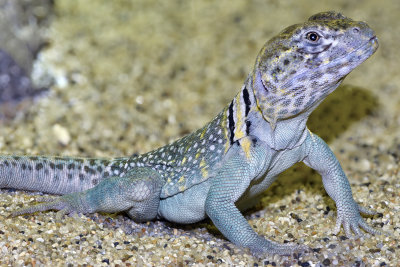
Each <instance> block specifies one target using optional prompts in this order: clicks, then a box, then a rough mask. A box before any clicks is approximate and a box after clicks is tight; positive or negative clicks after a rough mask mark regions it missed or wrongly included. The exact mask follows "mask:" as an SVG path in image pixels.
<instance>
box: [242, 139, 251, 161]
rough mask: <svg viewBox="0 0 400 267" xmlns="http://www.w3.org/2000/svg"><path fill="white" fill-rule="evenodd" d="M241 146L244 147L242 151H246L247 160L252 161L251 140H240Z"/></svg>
mask: <svg viewBox="0 0 400 267" xmlns="http://www.w3.org/2000/svg"><path fill="white" fill-rule="evenodd" d="M240 145H241V146H242V149H243V151H244V154H245V155H246V158H247V159H250V157H251V155H250V147H251V141H250V139H249V138H243V139H242V140H240Z"/></svg>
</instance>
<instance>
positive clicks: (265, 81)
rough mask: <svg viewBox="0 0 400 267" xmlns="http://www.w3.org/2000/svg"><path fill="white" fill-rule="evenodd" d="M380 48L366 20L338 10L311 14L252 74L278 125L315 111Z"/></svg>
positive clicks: (262, 103)
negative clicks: (280, 121)
mask: <svg viewBox="0 0 400 267" xmlns="http://www.w3.org/2000/svg"><path fill="white" fill-rule="evenodd" d="M377 48H378V41H377V38H376V36H375V33H374V32H373V30H372V29H371V28H369V26H368V25H367V24H366V23H364V22H359V21H353V20H352V19H350V18H347V17H345V16H343V15H342V14H340V13H337V12H333V11H330V12H323V13H318V14H315V15H313V16H311V17H310V18H309V19H308V21H306V22H305V23H302V24H296V25H292V26H290V27H288V28H286V29H285V30H283V31H282V32H281V33H279V34H278V35H277V36H275V37H273V38H272V39H271V40H269V41H268V42H267V43H266V44H265V45H264V47H263V48H262V49H261V51H260V53H259V55H258V57H257V60H256V64H255V68H254V72H253V73H252V79H251V81H252V85H253V86H252V87H253V90H254V94H255V97H256V99H257V104H258V107H259V108H260V109H261V111H262V113H263V116H264V118H265V119H266V120H268V121H269V122H270V123H271V124H272V125H273V127H274V125H275V122H276V121H278V120H283V119H287V118H291V117H294V116H296V115H298V114H300V113H303V112H307V111H309V110H311V111H312V110H313V109H314V108H315V107H316V106H317V105H318V104H319V103H320V102H321V101H322V100H323V99H324V98H325V97H326V96H327V95H328V94H329V93H331V92H332V91H334V90H335V89H336V88H337V86H338V85H339V84H340V83H341V81H342V80H343V79H344V78H345V77H346V75H347V74H349V73H350V72H351V71H352V70H353V69H354V68H355V67H357V66H358V65H360V64H361V63H362V62H363V61H365V60H366V59H367V58H369V57H370V56H371V55H372V54H373V53H374V52H375V51H376V49H377Z"/></svg>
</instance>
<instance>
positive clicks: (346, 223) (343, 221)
mask: <svg viewBox="0 0 400 267" xmlns="http://www.w3.org/2000/svg"><path fill="white" fill-rule="evenodd" d="M337 212H338V217H337V220H336V226H335V228H334V230H333V234H335V235H336V234H338V233H339V232H340V229H341V226H342V225H343V227H344V232H345V234H346V236H347V237H351V236H352V232H354V233H355V234H356V236H362V235H363V233H362V231H361V229H360V228H362V229H364V230H365V231H366V232H368V233H370V234H373V235H381V234H386V235H387V233H385V232H383V231H381V230H378V229H375V228H373V227H371V226H369V225H368V224H367V223H366V222H365V221H364V219H363V218H362V217H361V215H360V212H361V213H364V214H367V215H375V214H376V212H375V211H372V210H370V209H367V208H364V207H362V206H360V205H358V204H356V203H355V202H354V203H353V205H343V206H338V211H337Z"/></svg>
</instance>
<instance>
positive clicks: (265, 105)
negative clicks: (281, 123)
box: [252, 69, 278, 129]
mask: <svg viewBox="0 0 400 267" xmlns="http://www.w3.org/2000/svg"><path fill="white" fill-rule="evenodd" d="M268 85H270V86H272V87H273V85H272V84H270V83H267V82H264V81H263V80H262V76H261V73H260V71H259V70H258V69H255V70H254V72H253V75H252V88H253V92H254V96H255V98H256V101H257V106H258V108H259V109H260V110H261V113H262V115H263V117H264V118H265V119H266V120H267V121H268V122H269V123H270V124H271V127H272V129H274V128H275V124H276V121H277V120H278V114H277V113H276V112H275V110H276V109H275V108H274V106H273V105H272V103H274V101H273V100H274V99H275V98H276V96H275V95H274V94H273V91H275V90H274V88H270V87H268ZM275 89H276V88H275Z"/></svg>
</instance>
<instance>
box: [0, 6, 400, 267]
mask: <svg viewBox="0 0 400 267" xmlns="http://www.w3.org/2000/svg"><path fill="white" fill-rule="evenodd" d="M326 10H336V11H341V12H343V14H345V15H346V16H349V17H351V18H353V19H356V20H364V21H367V22H368V24H369V25H370V26H371V27H372V28H373V29H374V30H375V31H376V34H377V36H378V38H379V42H380V48H379V50H378V52H377V53H376V54H375V55H374V56H373V57H372V58H371V59H369V60H368V61H367V62H365V63H364V64H363V65H362V66H360V67H359V68H358V69H357V70H355V71H354V72H353V73H352V74H351V75H349V77H348V78H347V79H346V80H345V82H344V86H341V87H340V88H339V89H338V90H337V91H336V92H335V93H334V94H332V95H331V96H329V97H328V99H327V100H326V101H325V102H324V103H323V104H322V105H321V107H319V108H318V110H316V111H315V113H314V114H313V116H312V117H311V118H310V121H309V127H310V129H312V130H313V131H314V132H316V133H317V134H319V135H320V136H321V137H323V138H324V139H325V140H326V141H327V142H328V143H329V144H330V146H331V147H332V149H333V150H334V151H335V153H336V155H337V156H338V158H339V160H340V162H341V163H342V165H343V168H344V170H345V172H346V173H347V175H348V176H349V179H350V183H351V184H352V188H353V194H354V196H355V199H356V200H357V201H358V202H359V203H363V204H364V205H366V206H370V207H373V208H374V209H375V210H377V211H378V212H379V213H380V214H379V216H375V217H372V218H368V219H367V222H368V223H369V224H370V225H374V226H375V227H377V228H381V229H383V230H385V231H388V232H389V233H390V235H389V236H371V235H369V234H366V235H365V236H364V237H362V238H350V239H347V238H345V237H344V236H343V232H341V233H340V234H339V235H338V236H334V235H332V234H331V230H332V229H333V227H334V224H335V216H336V213H335V212H336V209H335V206H334V203H333V202H332V201H331V200H330V199H329V197H328V196H327V195H326V193H325V191H324V190H323V186H322V183H321V180H320V177H319V176H318V175H317V174H315V173H314V172H312V171H310V170H309V169H307V168H306V167H304V166H303V165H296V166H295V167H294V168H291V169H290V170H288V171H287V172H285V174H283V175H282V176H281V177H280V178H279V179H278V181H277V182H275V183H274V184H273V186H271V188H270V189H269V190H267V192H266V193H265V195H264V197H263V199H262V200H261V203H260V205H258V206H257V208H256V209H255V210H253V211H251V212H249V213H248V214H247V216H248V219H249V220H250V224H251V225H252V226H253V227H254V228H255V229H256V231H257V232H259V233H260V234H264V235H265V236H266V237H268V238H269V239H272V240H275V241H278V242H284V241H285V240H287V241H294V242H299V243H304V244H306V245H309V246H310V247H311V248H313V251H312V252H309V253H306V254H302V255H300V256H299V255H297V256H295V257H280V256H276V255H275V256H270V257H267V258H265V259H261V260H260V259H256V258H254V257H252V256H251V254H249V253H248V251H247V250H243V249H241V248H238V247H236V246H234V245H232V244H231V243H230V242H228V241H227V240H225V239H224V238H223V237H222V236H221V235H220V234H219V233H218V231H217V230H216V229H215V228H214V227H213V226H212V224H211V223H210V222H209V221H206V222H204V223H200V224H195V225H192V226H179V225H172V224H168V223H165V222H150V223H147V224H135V223H133V222H131V221H129V220H128V219H127V218H126V217H124V216H122V215H112V216H111V215H97V214H96V215H93V216H82V217H67V218H65V219H63V221H61V222H60V221H56V220H55V213H53V212H46V213H42V214H35V215H34V216H21V217H18V218H12V219H9V218H6V216H8V215H9V214H10V212H11V211H12V210H15V209H16V208H17V207H20V206H22V205H26V204H27V203H29V202H31V201H33V200H34V199H35V197H34V196H32V195H31V194H24V193H22V192H9V191H8V190H3V191H2V192H3V194H0V202H1V205H0V216H1V220H0V262H1V263H2V264H4V265H7V264H9V265H31V266H38V265H42V264H43V265H48V266H50V265H51V266H58V265H62V266H65V265H68V264H71V265H89V266H99V265H108V264H111V265H120V266H123V265H148V266H160V265H170V266H176V265H217V264H225V265H247V266H262V265H269V264H270V265H272V266H275V265H276V266H280V265H282V266H291V265H296V264H298V265H301V266H334V265H338V266H348V265H354V266H364V265H366V266H385V265H388V266H396V265H397V264H399V263H398V262H397V260H396V259H399V258H400V247H399V242H398V241H399V236H400V229H399V221H400V219H399V209H400V193H399V191H400V189H399V187H400V184H399V181H398V172H399V161H400V154H399V149H400V138H399V136H400V119H399V117H398V114H399V111H400V90H399V87H400V75H398V72H399V66H400V65H399V60H400V53H399V50H398V44H399V43H400V35H399V34H398V32H399V29H400V28H399V26H400V20H399V15H400V2H399V1H396V0H392V1H389V0H388V1H375V0H369V1H344V0H343V1H342V0H340V1H306V0H303V1H289V0H287V1H273V0H269V1H267V0H264V1H228V0H223V1H213V2H211V1H196V2H189V1H187V2H186V1H178V0H176V1H173V0H171V1H164V2H158V1H148V0H143V1H138V0H136V1H105V0H104V1H100V0H99V1H90V2H89V1H68V0H58V1H56V14H57V17H56V18H55V20H54V21H53V23H52V24H51V26H50V29H49V32H48V36H49V40H50V45H49V47H48V48H47V49H46V50H44V51H43V52H42V54H41V55H40V57H39V59H38V60H37V62H36V64H37V66H36V68H38V69H39V70H40V71H42V72H43V73H44V76H42V78H37V82H39V83H40V82H41V79H44V78H43V77H45V76H46V75H51V76H52V77H54V78H55V85H54V86H53V87H52V88H51V90H50V92H49V94H48V95H46V96H45V97H42V98H40V99H37V100H36V101H35V102H34V103H33V104H32V106H31V107H30V109H29V110H28V112H26V113H23V114H20V115H19V116H17V117H16V118H15V119H14V120H13V121H11V122H9V123H3V124H2V125H1V127H0V149H1V151H2V153H4V154H15V153H18V154H57V155H70V156H78V155H79V156H101V157H117V156H123V155H130V154H132V153H142V152H146V151H148V150H150V149H153V148H156V147H158V146H161V145H163V144H165V143H167V142H169V141H172V140H174V139H176V138H178V137H180V136H182V135H184V134H187V133H189V132H191V131H193V130H195V129H197V128H199V127H201V126H202V125H203V124H204V123H206V122H207V121H208V120H210V119H211V118H213V117H214V116H215V115H216V114H217V113H218V112H219V111H220V110H221V109H222V108H223V107H224V105H225V104H227V103H228V102H229V101H230V99H231V98H232V97H233V96H234V95H235V94H236V93H237V91H238V90H239V89H240V88H241V85H242V82H243V81H244V79H245V77H246V75H247V73H248V72H249V71H250V69H251V67H252V65H253V63H254V60H255V57H256V55H257V53H258V51H259V49H260V48H261V47H262V45H263V44H264V43H265V41H267V40H268V39H269V38H271V37H272V36H273V35H274V34H276V33H277V32H279V31H280V30H282V29H283V28H285V27H286V26H289V25H291V24H294V23H297V22H302V21H304V20H306V18H308V17H309V16H310V15H312V14H314V13H317V12H320V11H326ZM396 225H397V227H396Z"/></svg>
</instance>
